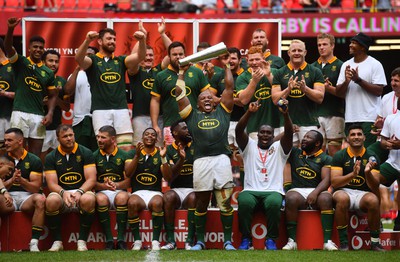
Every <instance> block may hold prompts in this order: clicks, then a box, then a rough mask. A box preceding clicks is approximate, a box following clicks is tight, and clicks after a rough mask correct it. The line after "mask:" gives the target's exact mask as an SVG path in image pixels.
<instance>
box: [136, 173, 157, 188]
mask: <svg viewBox="0 0 400 262" xmlns="http://www.w3.org/2000/svg"><path fill="white" fill-rule="evenodd" d="M136 181H137V182H139V183H140V184H142V185H145V186H151V185H154V184H155V183H156V182H157V177H156V176H155V175H153V174H150V173H141V174H139V175H137V176H136Z"/></svg>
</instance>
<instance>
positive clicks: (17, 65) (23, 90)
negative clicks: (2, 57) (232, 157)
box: [10, 55, 55, 115]
mask: <svg viewBox="0 0 400 262" xmlns="http://www.w3.org/2000/svg"><path fill="white" fill-rule="evenodd" d="M10 62H11V64H12V67H13V70H14V74H15V81H16V82H15V86H16V87H17V88H16V89H15V97H14V107H13V110H14V111H21V112H25V113H30V114H36V115H44V108H43V98H44V97H45V96H46V95H47V90H51V89H55V86H54V73H53V71H51V69H50V68H48V67H47V66H45V65H44V63H43V62H40V63H38V64H35V63H34V62H33V61H32V60H31V59H30V58H29V57H28V58H26V57H24V56H22V55H15V56H14V57H12V58H11V60H10Z"/></svg>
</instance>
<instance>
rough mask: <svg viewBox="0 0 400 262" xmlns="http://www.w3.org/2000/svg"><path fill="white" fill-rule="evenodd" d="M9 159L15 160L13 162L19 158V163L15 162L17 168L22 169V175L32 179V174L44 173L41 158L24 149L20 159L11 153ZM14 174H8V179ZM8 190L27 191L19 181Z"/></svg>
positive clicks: (39, 174)
mask: <svg viewBox="0 0 400 262" xmlns="http://www.w3.org/2000/svg"><path fill="white" fill-rule="evenodd" d="M7 157H8V159H10V161H13V163H15V162H16V160H18V163H16V164H15V168H17V169H19V170H21V177H23V178H25V179H27V180H28V181H30V175H34V176H40V177H42V175H43V165H42V161H41V160H40V158H39V157H38V156H36V155H34V154H32V153H30V152H28V151H26V150H25V149H24V153H23V154H22V156H21V158H20V159H16V158H15V157H14V156H12V155H11V154H10V153H8V154H7ZM11 178H12V175H8V176H7V177H6V180H8V179H11ZM8 191H10V192H12V191H24V192H27V191H26V190H25V189H24V188H23V187H22V186H21V185H20V184H19V183H13V184H12V186H11V187H10V188H9V189H8Z"/></svg>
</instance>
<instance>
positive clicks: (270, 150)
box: [268, 147, 275, 155]
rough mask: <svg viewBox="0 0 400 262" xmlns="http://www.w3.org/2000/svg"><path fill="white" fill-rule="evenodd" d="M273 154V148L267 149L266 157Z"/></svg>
mask: <svg viewBox="0 0 400 262" xmlns="http://www.w3.org/2000/svg"><path fill="white" fill-rule="evenodd" d="M273 153H275V148H273V147H271V148H270V149H268V155H272V154H273Z"/></svg>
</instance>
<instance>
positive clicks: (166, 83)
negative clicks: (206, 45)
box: [150, 42, 210, 145]
mask: <svg viewBox="0 0 400 262" xmlns="http://www.w3.org/2000/svg"><path fill="white" fill-rule="evenodd" d="M168 56H169V59H170V64H169V65H168V68H167V69H165V70H163V71H161V72H160V73H158V74H157V76H156V78H155V81H154V86H153V89H152V90H151V95H152V97H151V101H150V117H151V123H152V126H153V128H154V129H155V130H156V131H157V135H158V137H160V138H161V137H164V141H165V142H166V144H167V145H170V144H172V142H173V141H174V139H173V137H172V134H171V129H170V126H171V125H172V123H174V122H175V121H177V120H178V119H179V110H178V106H177V104H176V102H175V97H174V91H173V90H174V89H175V84H176V81H177V79H178V72H179V60H180V59H183V58H184V57H185V46H184V45H183V44H182V43H181V42H172V43H171V44H170V45H169V47H168ZM184 80H185V83H186V89H187V91H186V92H185V94H186V95H187V97H188V99H189V101H190V103H191V105H192V106H196V103H197V97H198V96H199V94H200V93H201V92H203V91H204V90H206V89H208V88H209V87H210V84H209V83H208V81H207V79H206V77H205V76H204V74H203V71H201V70H200V69H198V68H196V67H194V66H191V67H189V68H188V69H187V71H186V73H185V76H184ZM160 112H162V114H163V122H164V129H163V132H161V129H160V127H159V125H158V122H157V121H158V117H159V115H160Z"/></svg>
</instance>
